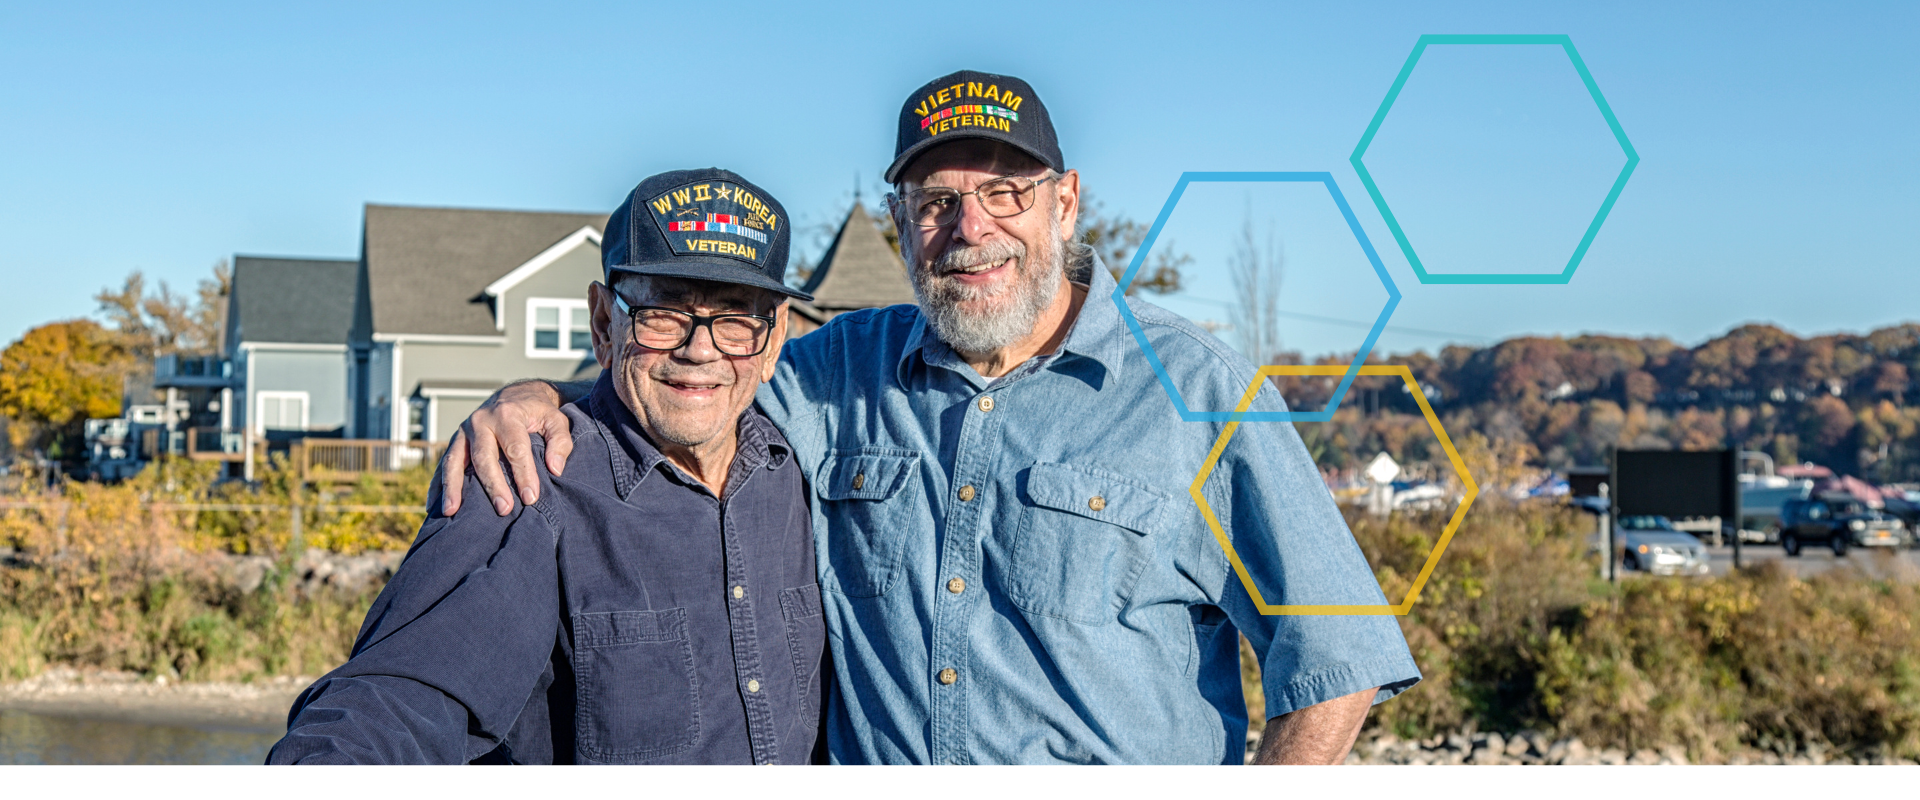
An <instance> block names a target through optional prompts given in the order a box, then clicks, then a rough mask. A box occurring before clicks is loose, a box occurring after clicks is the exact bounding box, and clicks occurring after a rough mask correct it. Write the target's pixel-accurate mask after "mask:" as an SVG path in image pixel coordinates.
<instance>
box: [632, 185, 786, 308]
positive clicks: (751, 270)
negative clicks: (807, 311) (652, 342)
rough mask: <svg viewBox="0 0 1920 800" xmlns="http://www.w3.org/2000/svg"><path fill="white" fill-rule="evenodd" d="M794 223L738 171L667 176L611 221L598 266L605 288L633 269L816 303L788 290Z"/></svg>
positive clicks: (638, 192)
mask: <svg viewBox="0 0 1920 800" xmlns="http://www.w3.org/2000/svg"><path fill="white" fill-rule="evenodd" d="M789 226H790V222H789V220H788V219H787V213H786V209H784V208H782V207H781V206H780V201H778V200H775V199H773V195H770V194H767V192H766V190H765V189H762V188H760V187H758V186H755V185H753V184H752V183H750V182H748V181H747V179H745V178H742V177H740V176H739V175H736V174H734V173H733V172H730V171H728V170H724V169H719V168H708V169H689V170H676V171H674V172H662V173H660V174H658V175H655V176H653V177H651V178H648V179H646V180H644V181H641V182H640V185H639V186H636V187H634V189H633V191H632V192H631V193H629V194H628V195H627V199H626V200H625V201H624V202H622V203H621V204H620V207H619V208H617V209H615V210H614V212H613V215H612V216H610V217H608V218H607V234H606V236H605V237H604V240H603V241H602V242H601V247H600V261H601V266H602V267H603V268H604V269H605V272H606V278H607V283H608V284H612V282H613V273H615V272H632V273H635V274H639V275H659V276H663V277H671V278H691V279H694V280H703V281H719V282H721V283H738V284H743V285H746V286H755V287H759V288H761V289H766V290H768V291H772V292H779V293H780V294H784V295H786V296H788V297H795V298H799V299H801V300H812V299H813V297H812V295H809V294H807V293H806V292H802V291H800V290H798V289H794V288H793V287H790V286H788V285H786V281H785V279H786V275H787V251H788V248H789V244H790V241H791V239H792V236H791V235H790V233H789V231H788V230H787V229H788V227H789Z"/></svg>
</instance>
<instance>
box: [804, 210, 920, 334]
mask: <svg viewBox="0 0 1920 800" xmlns="http://www.w3.org/2000/svg"><path fill="white" fill-rule="evenodd" d="M802 291H805V292H806V293H808V294H811V295H813V303H812V305H813V306H814V307H815V308H819V309H822V310H828V311H847V310H852V309H859V308H872V307H874V306H890V305H895V304H897V303H911V302H913V284H912V283H911V282H909V281H908V280H907V267H906V264H905V263H903V262H901V260H900V256H899V255H898V254H896V253H894V252H893V247H892V246H890V245H888V244H887V240H886V237H883V236H881V235H880V230H879V229H878V228H875V227H874V224H873V217H870V216H867V211H866V209H864V208H861V207H860V204H859V203H855V204H854V205H853V210H852V211H849V212H847V219H846V221H845V222H843V223H841V224H840V232H839V233H837V234H834V237H833V244H832V245H830V246H828V247H827V252H826V254H825V255H822V256H821V257H820V268H819V269H816V270H814V272H813V275H812V276H811V277H809V278H808V279H807V285H806V288H804V289H803V290H802Z"/></svg>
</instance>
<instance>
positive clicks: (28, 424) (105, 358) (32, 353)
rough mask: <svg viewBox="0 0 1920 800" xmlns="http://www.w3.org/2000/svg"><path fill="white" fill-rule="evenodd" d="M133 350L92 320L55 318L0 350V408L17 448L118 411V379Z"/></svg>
mask: <svg viewBox="0 0 1920 800" xmlns="http://www.w3.org/2000/svg"><path fill="white" fill-rule="evenodd" d="M131 360H132V355H131V354H130V353H129V352H128V351H127V349H126V348H125V347H124V346H123V344H122V340H121V338H120V337H119V336H117V335H115V334H114V333H113V332H112V331H108V330H106V329H104V328H102V327H101V326H100V325H99V324H98V323H95V322H93V321H91V320H85V319H76V320H69V321H66V322H53V323H48V324H46V325H42V326H40V327H38V328H34V329H33V330H30V331H27V333H26V335H25V336H22V337H20V340H19V341H17V342H14V343H13V344H11V345H9V346H8V347H7V349H6V350H5V351H0V414H5V415H6V416H7V417H8V418H9V419H10V420H11V421H12V424H11V425H9V426H8V429H7V430H8V434H9V439H10V440H11V444H12V445H13V447H14V448H15V449H26V448H37V447H46V446H49V445H54V444H64V445H65V446H64V447H63V448H62V449H65V450H68V451H69V452H71V450H72V449H73V448H72V443H74V442H76V441H77V438H76V437H77V436H78V435H79V433H80V427H81V423H82V422H83V421H85V420H87V419H93V418H101V417H114V416H118V415H119V414H120V392H121V380H122V378H123V376H124V375H125V374H126V371H127V367H128V364H129V362H130V361H131Z"/></svg>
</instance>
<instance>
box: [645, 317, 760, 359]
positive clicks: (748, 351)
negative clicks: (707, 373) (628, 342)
mask: <svg viewBox="0 0 1920 800" xmlns="http://www.w3.org/2000/svg"><path fill="white" fill-rule="evenodd" d="M701 320H702V321H704V322H705V323H706V327H707V330H708V332H710V333H711V334H712V335H713V346H714V347H715V348H717V349H718V350H719V351H720V352H722V353H726V354H727V355H733V356H750V355H756V354H758V353H759V352H760V351H761V350H762V349H763V348H765V347H766V345H767V334H768V333H770V332H771V331H772V330H773V325H772V324H770V323H768V322H767V321H766V320H763V319H757V318H754V317H749V316H727V315H722V316H717V317H703V318H701ZM694 327H695V319H694V317H693V316H692V315H690V314H686V313H683V312H678V311H672V310H668V309H655V308H648V309H639V310H637V311H635V312H634V315H633V341H634V344H638V345H640V346H641V347H646V348H650V349H654V350H678V349H680V347H681V346H683V345H685V344H686V343H687V341H688V340H689V339H691V338H693V329H694Z"/></svg>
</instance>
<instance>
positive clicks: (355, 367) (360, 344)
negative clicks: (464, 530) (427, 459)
mask: <svg viewBox="0 0 1920 800" xmlns="http://www.w3.org/2000/svg"><path fill="white" fill-rule="evenodd" d="M606 222H607V215H605V214H568V213H549V212H531V211H498V210H483V209H465V208H422V207H412V206H389V205H372V204H369V205H368V206H367V207H366V216H365V227H364V232H363V234H362V240H361V242H362V243H361V255H360V261H359V264H358V275H357V286H356V288H355V299H354V306H353V325H352V332H351V335H350V336H349V342H350V344H349V347H350V351H351V352H350V354H349V360H348V362H347V385H348V392H349V395H350V397H351V398H352V414H351V417H350V419H349V420H348V423H347V426H348V435H349V436H350V437H353V438H359V439H387V440H390V441H407V440H420V439H425V440H429V441H439V442H444V441H446V440H447V439H448V438H450V437H451V436H452V435H453V431H454V429H455V428H456V427H458V426H459V424H460V422H461V421H462V420H464V419H466V417H467V416H468V415H469V414H471V413H472V412H473V410H474V409H476V408H478V407H479V405H480V403H481V402H482V401H483V400H485V399H486V397H487V395H489V394H491V393H492V392H493V391H494V390H495V389H497V388H499V387H500V386H502V385H505V384H506V383H507V382H509V381H512V380H515V379H519V378H547V379H553V380H574V379H584V378H592V377H595V376H597V375H598V374H599V366H598V364H597V363H596V362H595V361H594V357H593V351H592V334H591V332H590V329H589V326H588V310H587V286H588V284H590V283H591V282H593V281H596V280H599V279H600V277H601V268H600V234H601V231H603V230H605V228H606Z"/></svg>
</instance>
